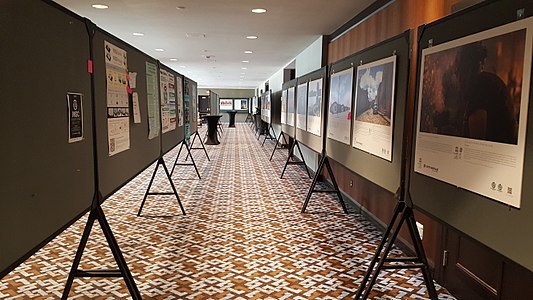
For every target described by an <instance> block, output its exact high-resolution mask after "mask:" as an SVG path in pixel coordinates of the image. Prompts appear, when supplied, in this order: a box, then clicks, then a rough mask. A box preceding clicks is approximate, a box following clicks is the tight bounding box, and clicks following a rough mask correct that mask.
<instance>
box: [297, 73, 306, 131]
mask: <svg viewBox="0 0 533 300" xmlns="http://www.w3.org/2000/svg"><path fill="white" fill-rule="evenodd" d="M296 127H297V128H299V129H302V130H306V129H307V82H305V83H302V84H299V85H298V90H297V93H296Z"/></svg>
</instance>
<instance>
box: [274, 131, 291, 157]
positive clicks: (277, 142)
mask: <svg viewBox="0 0 533 300" xmlns="http://www.w3.org/2000/svg"><path fill="white" fill-rule="evenodd" d="M282 137H283V141H285V144H288V142H287V139H286V138H285V133H283V131H281V133H280V134H279V137H278V138H277V139H276V145H275V146H274V150H272V155H270V161H272V157H274V152H276V150H281V149H282V148H281V146H280V147H279V148H278V144H279V141H280V139H281V138H282Z"/></svg>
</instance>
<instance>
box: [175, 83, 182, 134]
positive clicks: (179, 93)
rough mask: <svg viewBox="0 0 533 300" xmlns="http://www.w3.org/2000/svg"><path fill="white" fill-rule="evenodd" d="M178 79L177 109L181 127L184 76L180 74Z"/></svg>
mask: <svg viewBox="0 0 533 300" xmlns="http://www.w3.org/2000/svg"><path fill="white" fill-rule="evenodd" d="M176 81H177V85H176V90H177V100H176V101H177V103H176V104H177V105H176V109H177V116H176V117H177V119H178V126H179V127H182V126H183V78H181V76H178V77H176Z"/></svg>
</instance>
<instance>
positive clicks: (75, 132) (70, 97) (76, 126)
mask: <svg viewBox="0 0 533 300" xmlns="http://www.w3.org/2000/svg"><path fill="white" fill-rule="evenodd" d="M82 98H83V96H82V94H77V93H67V105H68V113H69V118H68V128H69V130H68V133H69V135H68V142H69V143H74V142H79V141H81V140H83V104H82Z"/></svg>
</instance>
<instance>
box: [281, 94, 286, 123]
mask: <svg viewBox="0 0 533 300" xmlns="http://www.w3.org/2000/svg"><path fill="white" fill-rule="evenodd" d="M281 124H287V90H283V91H282V92H281Z"/></svg>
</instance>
